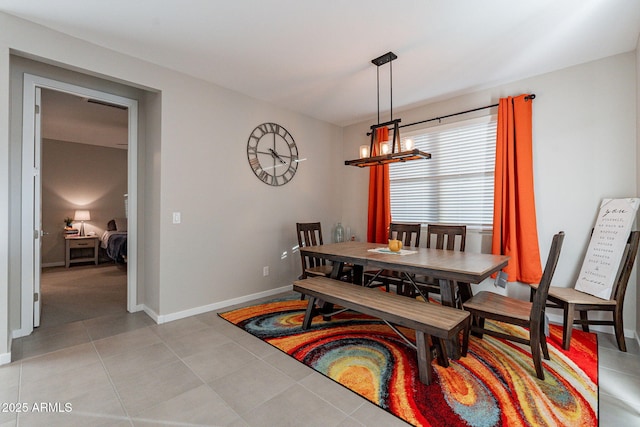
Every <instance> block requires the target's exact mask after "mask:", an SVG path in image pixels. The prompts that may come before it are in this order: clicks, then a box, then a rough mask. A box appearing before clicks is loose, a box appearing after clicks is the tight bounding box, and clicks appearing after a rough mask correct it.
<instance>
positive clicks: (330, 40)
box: [0, 0, 640, 126]
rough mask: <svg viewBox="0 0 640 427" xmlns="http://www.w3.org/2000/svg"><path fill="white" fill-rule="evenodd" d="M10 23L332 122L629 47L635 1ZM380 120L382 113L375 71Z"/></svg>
mask: <svg viewBox="0 0 640 427" xmlns="http://www.w3.org/2000/svg"><path fill="white" fill-rule="evenodd" d="M0 11H4V12H6V13H9V14H13V15H17V16H19V17H22V18H24V19H27V20H30V21H34V22H37V23H40V24H42V25H45V26H47V27H50V28H53V29H55V30H58V31H61V32H63V33H67V34H70V35H73V36H75V37H79V38H81V39H85V40H88V41H90V42H92V43H95V44H97V45H100V46H104V47H107V48H110V49H114V50H116V51H120V52H123V53H126V54H129V55H132V56H134V57H138V58H141V59H144V60H147V61H150V62H153V63H156V64H159V65H162V66H165V67H168V68H171V69H174V70H177V71H180V72H183V73H186V74H189V75H192V76H195V77H198V78H201V79H204V80H207V81H210V82H213V83H216V84H218V85H220V86H224V87H227V88H230V89H233V90H236V91H238V92H241V93H244V94H247V95H250V96H252V97H255V98H258V99H261V100H264V101H267V102H269V103H272V104H275V105H279V106H282V107H285V108H288V109H291V110H294V111H297V112H300V113H303V114H306V115H309V116H312V117H315V118H318V119H321V120H324V121H327V122H330V123H334V124H337V125H341V126H343V125H347V124H351V123H355V122H358V121H361V120H370V119H371V118H373V117H375V113H376V108H377V106H376V67H375V66H374V65H373V64H371V62H370V61H371V59H373V58H375V57H378V56H380V55H382V54H384V53H386V52H389V51H393V52H394V53H395V54H397V55H398V59H397V60H395V61H394V62H393V106H394V111H400V110H402V109H403V108H408V107H411V106H415V105H418V104H424V103H428V102H433V101H436V100H439V99H446V98H450V97H452V96H455V95H458V94H461V93H465V92H469V91H474V90H479V89H481V88H486V87H491V86H495V85H499V84H502V83H505V82H509V81H515V80H519V79H522V78H526V77H530V76H533V75H538V74H542V73H545V72H550V71H554V70H558V69H561V68H566V67H569V66H572V65H576V64H580V63H584V62H588V61H592V60H596V59H599V58H604V57H607V56H611V55H615V54H618V53H622V52H628V51H632V50H634V49H635V48H636V44H637V41H638V35H639V33H640V1H638V0H535V1H514V0H482V1H479V0H394V1H381V0H322V1H312V0H306V1H304V0H237V1H229V0H225V1H221V0H182V1H177V0H173V1H172V0H163V1H158V0H135V1H130V0H110V1H104V0H83V1H77V0H56V1H39V0H0ZM380 73H381V86H380V91H381V107H380V108H381V110H382V111H383V112H384V111H386V110H388V106H389V97H388V93H389V86H388V84H389V80H388V79H389V77H388V74H387V73H388V66H382V67H380Z"/></svg>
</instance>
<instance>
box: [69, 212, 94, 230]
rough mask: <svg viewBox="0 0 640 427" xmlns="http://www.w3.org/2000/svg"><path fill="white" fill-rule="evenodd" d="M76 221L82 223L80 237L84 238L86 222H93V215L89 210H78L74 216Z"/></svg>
mask: <svg viewBox="0 0 640 427" xmlns="http://www.w3.org/2000/svg"><path fill="white" fill-rule="evenodd" d="M73 220H74V221H80V235H81V236H84V222H85V221H90V220H91V214H90V213H89V211H87V210H77V211H76V213H75V215H74V216H73Z"/></svg>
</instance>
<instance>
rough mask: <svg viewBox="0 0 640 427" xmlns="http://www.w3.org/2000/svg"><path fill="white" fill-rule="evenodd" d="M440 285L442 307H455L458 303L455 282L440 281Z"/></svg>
mask: <svg viewBox="0 0 640 427" xmlns="http://www.w3.org/2000/svg"><path fill="white" fill-rule="evenodd" d="M438 284H439V285H440V298H441V300H442V305H445V306H447V307H455V306H456V301H455V298H454V294H455V292H454V291H455V290H454V287H455V284H454V281H453V280H446V279H438Z"/></svg>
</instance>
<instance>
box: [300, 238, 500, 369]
mask: <svg viewBox="0 0 640 427" xmlns="http://www.w3.org/2000/svg"><path fill="white" fill-rule="evenodd" d="M299 250H300V252H301V253H302V254H303V255H304V256H309V257H314V258H320V259H325V260H327V261H331V262H332V265H333V268H332V271H331V278H332V279H338V278H340V277H341V276H342V269H343V268H344V266H345V265H346V264H350V265H352V268H353V274H354V276H353V282H354V283H355V284H359V285H367V283H363V271H364V269H365V268H366V269H367V270H369V269H371V270H380V271H381V270H392V271H397V272H399V273H403V274H404V276H405V277H406V279H407V281H408V282H409V283H411V284H413V286H414V287H416V290H418V289H419V287H418V286H416V284H415V282H413V279H412V277H414V276H416V275H420V276H427V277H432V278H433V279H434V280H435V281H436V282H437V283H438V285H439V287H440V299H441V303H442V305H445V306H450V307H458V308H462V303H464V302H465V301H466V300H467V299H469V298H471V296H472V291H471V284H478V283H480V282H482V281H483V280H485V279H487V278H488V277H490V276H491V275H492V274H494V273H497V272H499V271H501V270H502V269H503V268H504V267H506V266H507V264H508V263H509V257H508V256H506V255H492V254H483V253H475V252H460V251H451V250H443V249H431V248H417V247H405V248H403V249H401V250H400V251H397V252H394V251H391V250H389V248H388V247H387V246H386V245H384V244H381V243H368V242H358V241H347V242H340V243H330V244H324V245H317V246H304V247H300V248H299ZM456 291H457V294H458V298H459V301H458V304H456V297H455V295H456ZM418 292H419V290H418ZM419 293H420V292H419ZM426 302H428V301H426ZM447 347H448V348H449V351H450V354H451V355H452V356H453V357H454V358H458V357H459V348H458V347H459V346H458V345H457V344H456V343H455V342H453V341H452V342H450V343H448V345H447Z"/></svg>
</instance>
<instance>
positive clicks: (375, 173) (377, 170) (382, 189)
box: [367, 126, 391, 243]
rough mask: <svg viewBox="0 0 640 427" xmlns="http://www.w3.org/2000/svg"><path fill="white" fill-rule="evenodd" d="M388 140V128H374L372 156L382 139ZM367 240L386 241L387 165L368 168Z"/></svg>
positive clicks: (388, 214)
mask: <svg viewBox="0 0 640 427" xmlns="http://www.w3.org/2000/svg"><path fill="white" fill-rule="evenodd" d="M388 140H389V129H388V128H387V127H386V126H384V127H381V128H378V129H376V133H375V140H374V143H373V152H372V153H371V155H372V156H376V155H377V154H378V152H379V145H380V142H382V141H388ZM368 220H369V221H368V226H367V241H368V242H371V243H387V241H388V239H389V231H388V230H389V223H391V196H390V192H389V165H379V166H371V167H370V170H369V215H368Z"/></svg>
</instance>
